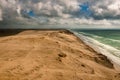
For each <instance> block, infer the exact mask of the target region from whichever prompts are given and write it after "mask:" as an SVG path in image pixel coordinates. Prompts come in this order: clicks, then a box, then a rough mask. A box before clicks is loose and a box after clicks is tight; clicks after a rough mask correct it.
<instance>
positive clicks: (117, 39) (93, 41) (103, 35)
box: [70, 29, 120, 65]
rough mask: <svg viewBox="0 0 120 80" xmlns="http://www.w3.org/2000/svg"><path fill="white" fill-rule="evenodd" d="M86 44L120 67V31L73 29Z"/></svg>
mask: <svg viewBox="0 0 120 80" xmlns="http://www.w3.org/2000/svg"><path fill="white" fill-rule="evenodd" d="M70 31H71V32H73V33H74V34H75V35H76V36H77V37H79V38H80V39H81V40H83V42H84V43H85V44H87V45H88V46H90V47H92V48H93V49H94V50H95V51H97V52H98V53H100V54H103V55H105V56H107V58H108V59H110V60H111V61H112V62H114V63H116V64H117V65H120V30H116V29H115V30H114V29H98V30H96V29H95V30H94V29H92V30H91V29H90V30H89V29H88V30H81V29H72V30H70Z"/></svg>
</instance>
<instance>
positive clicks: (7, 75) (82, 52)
mask: <svg viewBox="0 0 120 80" xmlns="http://www.w3.org/2000/svg"><path fill="white" fill-rule="evenodd" d="M0 80H120V72H119V71H117V70H115V69H114V66H113V64H112V63H111V62H110V61H109V60H108V59H107V57H105V56H103V55H102V54H98V53H97V52H95V51H94V50H93V49H92V48H90V47H89V46H87V45H85V44H84V43H83V42H82V41H81V40H80V39H79V38H77V37H76V36H75V35H74V34H72V33H70V32H69V31H66V30H0Z"/></svg>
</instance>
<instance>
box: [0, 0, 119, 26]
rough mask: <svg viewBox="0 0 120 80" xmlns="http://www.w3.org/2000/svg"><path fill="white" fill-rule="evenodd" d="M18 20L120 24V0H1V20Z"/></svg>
mask: <svg viewBox="0 0 120 80" xmlns="http://www.w3.org/2000/svg"><path fill="white" fill-rule="evenodd" d="M18 22H20V23H18ZM15 23H16V24H66V25H67V24H69V25H70V24H71V25H73V24H76V25H79V24H81V25H82V24H83V25H109V26H111V25H117V26H119V25H120V0H0V24H2V25H3V24H6V25H7V24H15Z"/></svg>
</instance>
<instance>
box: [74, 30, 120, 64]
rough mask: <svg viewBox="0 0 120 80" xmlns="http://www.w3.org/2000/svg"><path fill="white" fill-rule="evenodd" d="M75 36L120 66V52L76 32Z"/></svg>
mask: <svg viewBox="0 0 120 80" xmlns="http://www.w3.org/2000/svg"><path fill="white" fill-rule="evenodd" d="M74 34H75V35H77V36H78V37H79V38H80V39H81V40H83V41H84V42H85V43H86V44H87V45H89V46H91V47H92V48H93V49H94V50H95V51H97V52H98V53H101V54H103V55H105V56H107V57H108V59H110V60H111V61H112V62H114V63H116V64H118V65H120V50H117V49H115V48H114V47H112V46H109V45H105V44H102V43H100V42H98V41H97V40H95V39H93V38H90V37H87V36H84V35H82V34H78V33H76V32H74Z"/></svg>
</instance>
